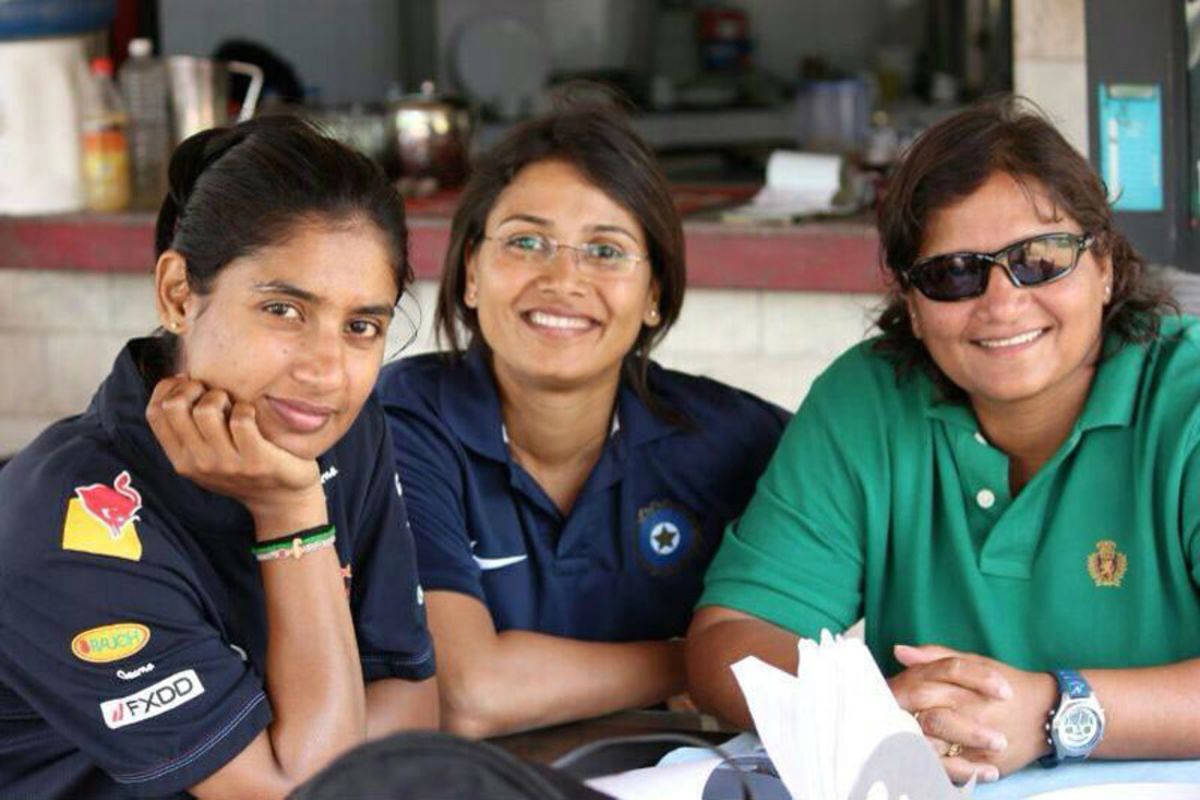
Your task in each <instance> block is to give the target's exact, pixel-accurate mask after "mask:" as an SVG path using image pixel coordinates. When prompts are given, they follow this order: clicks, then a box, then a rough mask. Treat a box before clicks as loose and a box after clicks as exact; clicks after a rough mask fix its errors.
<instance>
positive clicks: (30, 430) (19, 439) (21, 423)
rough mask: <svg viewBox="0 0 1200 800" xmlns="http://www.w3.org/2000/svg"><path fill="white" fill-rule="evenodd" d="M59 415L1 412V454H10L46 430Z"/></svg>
mask: <svg viewBox="0 0 1200 800" xmlns="http://www.w3.org/2000/svg"><path fill="white" fill-rule="evenodd" d="M56 419H57V417H46V416H38V415H21V416H10V415H7V414H0V456H10V455H12V454H14V453H16V452H17V451H18V450H20V449H21V448H22V447H24V446H25V445H27V444H29V443H30V442H31V441H33V440H34V438H35V437H36V436H37V435H38V434H39V433H41V432H42V431H44V430H45V429H46V428H47V427H49V425H50V424H51V423H52V422H54V421H55V420H56Z"/></svg>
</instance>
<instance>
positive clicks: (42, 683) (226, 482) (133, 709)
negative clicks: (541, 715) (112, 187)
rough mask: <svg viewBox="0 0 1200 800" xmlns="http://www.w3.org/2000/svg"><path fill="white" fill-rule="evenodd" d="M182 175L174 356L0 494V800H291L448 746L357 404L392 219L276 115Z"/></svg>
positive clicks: (111, 392) (180, 164)
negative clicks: (350, 771) (320, 779)
mask: <svg viewBox="0 0 1200 800" xmlns="http://www.w3.org/2000/svg"><path fill="white" fill-rule="evenodd" d="M170 178H171V189H170V195H169V196H168V197H167V199H166V200H165V201H164V203H163V207H162V210H161V212H160V214H159V217H158V225H157V231H156V241H155V249H156V253H157V266H156V271H155V301H156V305H157V310H158V318H159V320H160V321H161V323H162V327H163V329H164V330H163V332H162V335H160V336H154V337H150V338H145V339H135V340H133V341H130V342H129V343H128V344H127V345H126V347H125V349H124V350H123V351H122V352H121V354H120V356H119V357H118V359H117V362H116V364H115V365H114V367H113V371H112V373H111V374H110V375H109V376H108V378H107V379H106V380H105V382H104V383H103V385H101V387H100V389H99V391H98V392H97V393H96V396H95V398H94V399H93V401H92V403H91V406H90V407H89V408H88V409H87V410H86V411H85V412H84V413H83V414H81V415H79V416H75V417H71V418H69V419H66V420H63V421H62V422H59V423H57V424H55V425H54V426H52V427H51V428H50V429H48V430H47V431H46V432H45V433H43V434H42V435H41V436H40V437H38V438H37V439H36V440H35V441H34V442H33V443H32V444H30V445H29V447H27V448H26V449H25V450H24V451H23V452H21V453H20V454H19V455H18V456H17V457H16V458H15V459H14V460H13V461H12V462H11V463H10V464H9V465H8V466H6V467H5V468H4V471H3V473H2V474H0V797H6V798H7V797H37V798H81V797H87V798H119V797H167V796H170V797H183V796H196V797H199V798H210V797H211V798H215V797H256V798H275V797H283V796H285V795H286V794H287V793H288V792H289V791H290V790H291V789H292V788H293V787H295V786H296V785H297V784H299V783H300V782H301V781H303V780H304V779H306V778H307V777H308V776H309V775H311V774H313V773H314V772H315V771H316V770H318V769H320V768H321V767H322V766H324V765H325V764H326V763H328V762H329V761H330V760H332V759H333V758H334V757H335V756H336V755H338V754H339V753H340V752H341V751H343V750H346V749H348V748H350V747H352V746H353V745H354V744H355V743H356V742H358V741H361V740H362V739H363V737H364V736H365V735H366V733H367V732H368V731H370V732H372V733H379V732H383V731H387V730H389V729H395V728H400V727H407V726H414V725H424V726H429V725H434V724H436V713H437V701H436V687H435V685H434V683H433V680H432V677H431V676H432V674H433V669H434V664H433V654H432V643H431V642H430V639H429V634H428V631H427V630H426V628H425V618H424V617H425V615H424V609H423V608H422V606H421V604H420V589H419V587H418V585H417V575H416V569H415V566H414V560H415V559H414V553H413V546H412V540H411V537H410V536H409V534H408V532H407V530H406V528H405V516H404V506H403V501H402V500H401V498H400V496H399V492H398V489H397V485H398V482H397V481H396V476H395V468H394V466H393V464H392V456H391V445H390V440H389V438H388V435H387V426H386V425H385V424H384V421H383V414H382V412H381V411H380V409H379V406H378V404H377V403H375V402H373V401H372V400H371V390H372V388H373V387H374V384H375V378H376V376H377V374H378V371H379V365H380V363H381V361H382V356H383V343H384V338H385V333H386V330H387V327H388V323H389V321H390V319H391V317H392V310H393V307H394V304H395V302H396V299H397V297H398V296H399V295H400V293H401V292H402V291H403V290H404V287H405V286H406V284H407V283H408V281H409V280H410V278H411V272H410V270H409V267H408V263H407V259H406V258H405V248H406V244H407V233H406V229H405V224H404V207H403V205H402V203H401V201H400V198H399V196H398V195H397V194H396V192H395V191H394V190H393V189H392V187H391V186H390V185H389V184H388V182H387V179H386V177H385V176H384V175H383V173H382V171H381V170H379V168H378V167H377V166H376V165H374V164H373V163H372V162H371V161H370V160H369V159H367V158H365V157H363V156H361V155H358V154H356V153H353V152H352V151H350V150H348V149H346V148H344V147H342V146H341V145H339V144H337V143H336V142H334V141H332V140H330V139H327V138H325V137H322V136H319V135H318V134H316V133H315V132H314V131H313V130H311V129H310V128H309V127H308V126H306V125H304V124H303V123H301V122H299V121H296V120H293V119H288V118H268V119H262V120H255V121H253V122H248V123H245V124H243V125H239V126H237V127H235V128H229V129H216V130H210V131H206V132H204V133H201V134H197V135H196V136H194V137H192V138H190V139H188V140H187V141H185V142H184V143H183V144H182V145H180V147H179V149H178V150H177V151H176V152H175V155H174V156H173V158H172V160H171V170H170ZM364 680H365V681H367V682H369V683H368V684H367V686H366V688H365V689H364Z"/></svg>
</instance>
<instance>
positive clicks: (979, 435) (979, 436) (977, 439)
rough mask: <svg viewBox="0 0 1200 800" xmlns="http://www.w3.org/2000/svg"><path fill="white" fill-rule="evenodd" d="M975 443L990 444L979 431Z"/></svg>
mask: <svg viewBox="0 0 1200 800" xmlns="http://www.w3.org/2000/svg"><path fill="white" fill-rule="evenodd" d="M975 441H977V442H979V443H980V444H987V443H988V440H987V439H985V438H983V434H982V433H980V432H979V431H975Z"/></svg>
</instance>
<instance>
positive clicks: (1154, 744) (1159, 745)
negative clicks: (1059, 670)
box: [1083, 659, 1200, 758]
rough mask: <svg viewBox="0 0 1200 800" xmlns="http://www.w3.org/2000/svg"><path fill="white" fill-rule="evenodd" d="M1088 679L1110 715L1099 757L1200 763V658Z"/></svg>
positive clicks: (1096, 673) (1090, 673) (1091, 673)
mask: <svg viewBox="0 0 1200 800" xmlns="http://www.w3.org/2000/svg"><path fill="white" fill-rule="evenodd" d="M1083 676H1084V677H1085V678H1087V680H1088V683H1090V684H1091V686H1092V691H1094V692H1095V693H1096V698H1097V699H1098V700H1099V701H1100V705H1101V707H1103V708H1104V716H1105V731H1104V740H1103V741H1102V742H1101V743H1100V745H1099V746H1098V747H1097V748H1096V750H1095V752H1094V753H1093V756H1092V757H1093V758H1200V659H1191V660H1189V661H1180V662H1177V663H1175V664H1167V665H1165V666H1161V667H1146V668H1143V669H1096V670H1090V669H1085V670H1083Z"/></svg>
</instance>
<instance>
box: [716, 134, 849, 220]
mask: <svg viewBox="0 0 1200 800" xmlns="http://www.w3.org/2000/svg"><path fill="white" fill-rule="evenodd" d="M841 186H842V157H841V156H834V155H827V154H825V153H802V152H798V151H795V150H776V151H774V152H773V153H771V157H770V158H769V159H767V182H766V185H765V186H763V188H762V189H760V190H759V192H758V194H756V195H755V196H754V198H753V199H752V200H751V201H750V202H749V203H748V204H746V205H743V206H738V207H737V208H733V209H730V210H728V211H726V212H725V213H724V214H723V215H722V218H723V219H725V220H726V221H736V222H769V221H791V220H792V219H793V218H795V217H802V216H807V215H812V214H826V213H830V212H833V211H835V210H836V209H835V208H834V205H833V199H834V197H835V196H836V195H837V193H838V191H839V190H840V189H841Z"/></svg>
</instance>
